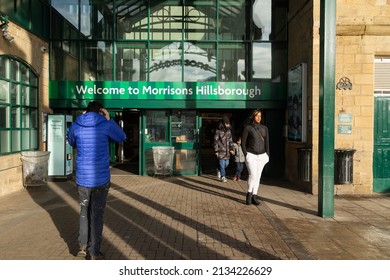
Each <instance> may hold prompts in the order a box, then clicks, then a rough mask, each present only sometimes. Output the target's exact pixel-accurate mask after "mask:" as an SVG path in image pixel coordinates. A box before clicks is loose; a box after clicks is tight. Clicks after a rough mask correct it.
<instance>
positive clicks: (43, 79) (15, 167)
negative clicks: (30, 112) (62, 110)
mask: <svg viewBox="0 0 390 280" xmlns="http://www.w3.org/2000/svg"><path fill="white" fill-rule="evenodd" d="M8 31H9V33H10V34H11V35H12V36H13V37H14V40H13V41H12V42H8V41H6V40H5V39H4V38H3V37H2V36H0V55H2V54H7V55H10V56H14V57H16V58H18V59H20V60H22V61H24V62H26V63H27V64H29V65H30V66H31V67H32V68H33V69H34V70H35V71H36V73H38V76H39V112H40V113H39V135H40V136H39V139H42V112H46V113H50V112H51V110H50V108H49V52H48V49H49V46H48V43H47V42H45V41H44V40H42V39H40V38H38V37H36V36H34V35H32V34H30V33H29V32H27V31H26V30H24V29H23V28H21V27H19V26H17V25H15V24H13V23H12V22H10V23H9V26H8ZM42 47H45V48H46V52H42V50H41V48H42ZM39 145H40V149H41V150H44V149H45V147H44V143H43V142H42V141H40V144H39ZM22 189H23V177H22V161H21V159H20V153H16V154H11V155H5V156H0V196H3V195H6V194H9V193H12V192H14V191H18V190H22Z"/></svg>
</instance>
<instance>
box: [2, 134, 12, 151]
mask: <svg viewBox="0 0 390 280" xmlns="http://www.w3.org/2000/svg"><path fill="white" fill-rule="evenodd" d="M10 136H11V133H10V132H9V131H0V144H1V146H0V153H9V152H11V145H10V142H11V137H10Z"/></svg>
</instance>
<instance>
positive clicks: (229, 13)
mask: <svg viewBox="0 0 390 280" xmlns="http://www.w3.org/2000/svg"><path fill="white" fill-rule="evenodd" d="M245 2H248V5H249V2H250V1H245V0H236V1H219V17H218V29H219V39H222V40H244V39H246V35H245V34H246V30H247V28H246V22H247V20H246V17H247V12H246V4H245Z"/></svg>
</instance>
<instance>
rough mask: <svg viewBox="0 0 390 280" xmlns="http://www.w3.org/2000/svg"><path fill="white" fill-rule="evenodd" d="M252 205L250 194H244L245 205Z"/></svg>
mask: <svg viewBox="0 0 390 280" xmlns="http://www.w3.org/2000/svg"><path fill="white" fill-rule="evenodd" d="M251 203H252V193H250V192H248V193H246V204H248V205H251Z"/></svg>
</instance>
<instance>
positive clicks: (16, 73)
mask: <svg viewBox="0 0 390 280" xmlns="http://www.w3.org/2000/svg"><path fill="white" fill-rule="evenodd" d="M10 62H11V79H12V80H14V81H19V77H20V70H19V63H18V62H17V61H15V60H11V61H10Z"/></svg>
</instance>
